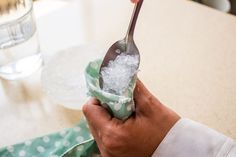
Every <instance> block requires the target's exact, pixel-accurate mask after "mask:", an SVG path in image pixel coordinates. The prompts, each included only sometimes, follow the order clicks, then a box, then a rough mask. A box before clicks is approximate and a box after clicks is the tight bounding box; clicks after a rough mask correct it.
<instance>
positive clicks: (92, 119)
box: [83, 98, 111, 130]
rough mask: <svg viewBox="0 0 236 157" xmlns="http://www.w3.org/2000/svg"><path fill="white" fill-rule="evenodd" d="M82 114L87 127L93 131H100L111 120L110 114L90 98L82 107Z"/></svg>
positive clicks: (95, 100)
mask: <svg viewBox="0 0 236 157" xmlns="http://www.w3.org/2000/svg"><path fill="white" fill-rule="evenodd" d="M83 113H84V115H85V117H86V119H87V121H88V123H89V125H90V126H91V127H92V128H94V129H98V130H101V129H102V128H103V127H104V126H105V124H107V123H108V122H109V121H110V120H111V116H110V114H109V113H108V112H107V110H106V109H105V108H103V107H102V106H100V103H99V101H98V100H97V99H95V98H91V99H90V100H89V101H88V102H87V103H86V104H85V105H84V106H83Z"/></svg>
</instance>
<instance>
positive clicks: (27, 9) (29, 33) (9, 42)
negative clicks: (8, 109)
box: [0, 0, 43, 80]
mask: <svg viewBox="0 0 236 157" xmlns="http://www.w3.org/2000/svg"><path fill="white" fill-rule="evenodd" d="M42 62H43V61H42V56H41V52H40V46H39V41H38V36H37V31H36V24H35V20H34V16H33V2H32V0H0V77H2V78H4V79H7V80H16V79H19V78H23V77H26V76H29V75H31V74H32V73H33V72H35V71H36V70H38V69H39V68H40V67H41V65H42Z"/></svg>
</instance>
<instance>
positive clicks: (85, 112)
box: [82, 104, 88, 114]
mask: <svg viewBox="0 0 236 157" xmlns="http://www.w3.org/2000/svg"><path fill="white" fill-rule="evenodd" d="M82 111H83V113H84V114H87V112H88V105H87V104H85V105H83V107H82Z"/></svg>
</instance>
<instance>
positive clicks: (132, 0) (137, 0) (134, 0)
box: [131, 0, 139, 3]
mask: <svg viewBox="0 0 236 157" xmlns="http://www.w3.org/2000/svg"><path fill="white" fill-rule="evenodd" d="M131 2H133V3H138V2H139V0H131Z"/></svg>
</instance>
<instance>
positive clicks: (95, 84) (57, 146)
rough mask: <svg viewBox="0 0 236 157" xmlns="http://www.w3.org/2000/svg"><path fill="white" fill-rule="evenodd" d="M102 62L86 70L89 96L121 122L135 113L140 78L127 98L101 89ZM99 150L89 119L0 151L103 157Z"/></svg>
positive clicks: (7, 155) (31, 156)
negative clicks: (137, 86) (100, 71)
mask: <svg viewBox="0 0 236 157" xmlns="http://www.w3.org/2000/svg"><path fill="white" fill-rule="evenodd" d="M101 63H102V61H101V60H96V61H94V62H90V63H89V64H88V66H87V67H86V70H85V77H86V83H87V87H88V95H90V96H92V97H95V98H97V99H99V100H100V102H101V103H102V105H103V106H104V107H105V108H107V109H108V110H109V111H110V112H111V114H113V115H114V116H115V117H116V118H119V119H121V120H124V119H127V118H128V117H129V116H130V115H131V114H132V112H133V111H134V103H133V90H134V87H135V82H136V76H135V77H134V78H133V80H132V81H131V83H130V85H129V87H128V89H127V91H126V92H125V94H124V95H123V96H119V95H115V94H111V93H107V92H104V91H102V90H101V89H100V86H99V69H100V66H101ZM99 156H100V155H99V150H98V147H97V144H96V142H95V140H94V139H93V137H92V135H91V133H90V131H89V128H88V124H87V122H86V120H85V119H84V118H83V119H82V120H81V122H80V123H79V124H78V125H76V126H74V127H72V128H68V129H64V130H62V131H60V132H58V133H53V134H50V135H46V136H43V137H38V138H35V139H31V140H28V141H25V142H23V143H19V144H15V145H12V146H7V147H4V148H1V149H0V157H99Z"/></svg>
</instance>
